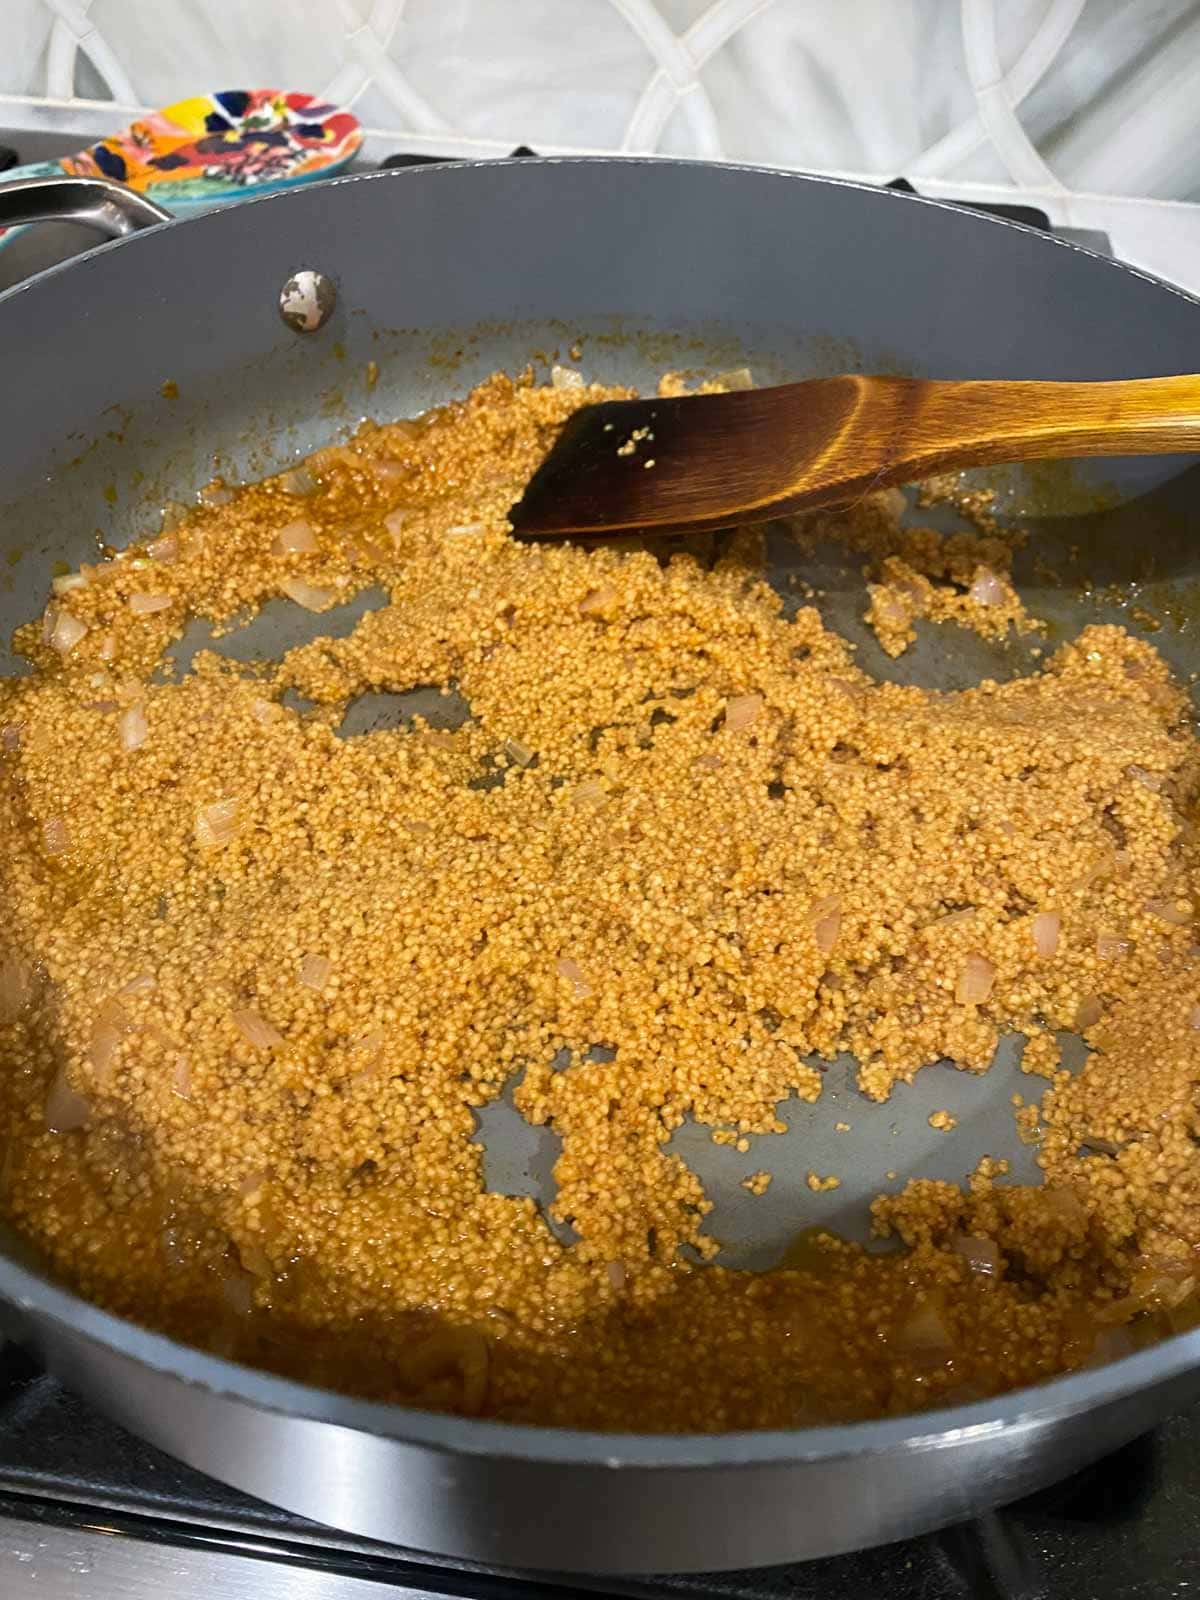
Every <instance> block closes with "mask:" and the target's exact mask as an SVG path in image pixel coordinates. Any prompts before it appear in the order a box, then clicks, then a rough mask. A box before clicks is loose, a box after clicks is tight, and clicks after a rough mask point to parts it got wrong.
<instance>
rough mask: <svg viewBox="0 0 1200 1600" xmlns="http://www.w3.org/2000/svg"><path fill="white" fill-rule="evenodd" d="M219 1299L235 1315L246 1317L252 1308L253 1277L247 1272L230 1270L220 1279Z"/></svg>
mask: <svg viewBox="0 0 1200 1600" xmlns="http://www.w3.org/2000/svg"><path fill="white" fill-rule="evenodd" d="M221 1299H222V1300H223V1301H224V1302H225V1304H226V1305H227V1306H228V1307H229V1309H230V1311H232V1312H233V1314H234V1316H235V1317H248V1316H249V1315H250V1313H251V1311H253V1309H254V1279H253V1277H252V1276H251V1274H250V1273H248V1272H231V1273H230V1274H229V1276H228V1277H227V1278H222V1280H221Z"/></svg>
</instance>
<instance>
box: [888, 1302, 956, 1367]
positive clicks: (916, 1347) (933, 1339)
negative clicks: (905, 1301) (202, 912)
mask: <svg viewBox="0 0 1200 1600" xmlns="http://www.w3.org/2000/svg"><path fill="white" fill-rule="evenodd" d="M892 1343H893V1344H894V1345H895V1347H896V1348H897V1349H898V1350H900V1351H902V1352H903V1353H904V1354H905V1355H910V1356H913V1357H914V1358H915V1359H917V1360H918V1361H930V1362H936V1363H940V1362H942V1361H946V1360H948V1359H949V1358H950V1356H951V1355H952V1354H953V1351H954V1341H953V1340H952V1339H951V1337H950V1329H949V1328H948V1327H947V1326H946V1318H945V1315H944V1313H943V1310H942V1307H941V1306H940V1304H937V1303H935V1301H933V1300H924V1301H922V1302H921V1304H920V1305H918V1306H917V1307H916V1308H915V1309H914V1310H913V1311H911V1312H910V1313H909V1315H908V1317H906V1319H905V1320H904V1321H903V1322H902V1323H901V1324H900V1326H899V1328H897V1330H896V1332H895V1334H894V1335H893V1338H892Z"/></svg>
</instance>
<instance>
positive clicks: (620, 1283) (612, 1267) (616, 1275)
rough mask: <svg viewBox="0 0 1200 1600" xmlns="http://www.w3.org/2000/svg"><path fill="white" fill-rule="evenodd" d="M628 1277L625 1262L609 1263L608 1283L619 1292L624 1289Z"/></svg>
mask: <svg viewBox="0 0 1200 1600" xmlns="http://www.w3.org/2000/svg"><path fill="white" fill-rule="evenodd" d="M626 1277H627V1273H626V1271H625V1264H624V1262H621V1261H610V1262H609V1263H608V1281H609V1283H611V1284H612V1286H613V1288H614V1289H616V1290H618V1291H620V1290H621V1289H623V1288H624V1287H625V1279H626Z"/></svg>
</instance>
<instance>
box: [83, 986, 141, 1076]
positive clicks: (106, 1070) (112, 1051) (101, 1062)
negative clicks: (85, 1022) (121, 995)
mask: <svg viewBox="0 0 1200 1600" xmlns="http://www.w3.org/2000/svg"><path fill="white" fill-rule="evenodd" d="M132 1026H133V1024H132V1022H131V1021H130V1017H129V1013H128V1012H127V1011H126V1010H125V1008H124V1007H123V1006H121V1005H119V1004H118V1003H117V1002H116V1001H115V1000H106V1001H105V1002H104V1004H103V1005H102V1006H101V1008H100V1012H99V1014H98V1016H97V1017H96V1020H95V1022H94V1023H93V1024H92V1036H91V1039H90V1040H89V1042H88V1060H89V1061H90V1062H91V1065H92V1067H93V1069H94V1071H95V1073H96V1076H97V1077H98V1078H99V1079H100V1081H101V1082H102V1083H105V1082H107V1081H108V1078H109V1075H110V1074H111V1072H112V1064H113V1057H114V1056H115V1055H116V1053H117V1051H118V1049H119V1048H120V1044H121V1040H122V1039H123V1038H124V1037H125V1035H126V1034H127V1033H128V1032H129V1030H130V1028H131V1027H132Z"/></svg>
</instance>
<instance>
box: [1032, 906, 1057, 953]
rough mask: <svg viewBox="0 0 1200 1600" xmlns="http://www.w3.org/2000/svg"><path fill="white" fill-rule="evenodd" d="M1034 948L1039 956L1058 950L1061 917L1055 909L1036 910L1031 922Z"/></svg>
mask: <svg viewBox="0 0 1200 1600" xmlns="http://www.w3.org/2000/svg"><path fill="white" fill-rule="evenodd" d="M1031 926H1032V931H1033V943H1034V948H1035V949H1036V950H1037V953H1038V955H1040V956H1052V955H1055V954H1056V953H1057V951H1058V936H1059V933H1060V931H1061V929H1062V917H1061V915H1060V914H1059V913H1058V912H1057V911H1038V912H1036V913H1035V915H1034V918H1033V922H1032V925H1031Z"/></svg>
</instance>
